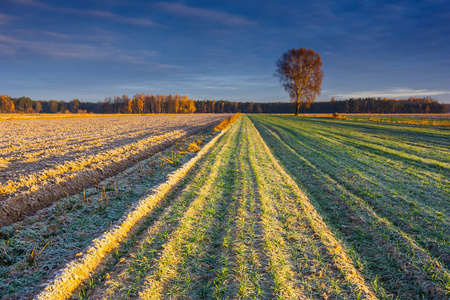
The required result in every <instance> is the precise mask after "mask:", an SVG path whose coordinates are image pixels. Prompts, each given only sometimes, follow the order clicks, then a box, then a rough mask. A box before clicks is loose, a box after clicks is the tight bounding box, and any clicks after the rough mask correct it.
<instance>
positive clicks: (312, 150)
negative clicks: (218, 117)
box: [251, 116, 450, 299]
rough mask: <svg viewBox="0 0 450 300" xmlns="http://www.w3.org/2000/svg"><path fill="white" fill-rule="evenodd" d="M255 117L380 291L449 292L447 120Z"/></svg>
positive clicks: (386, 294) (388, 294)
mask: <svg viewBox="0 0 450 300" xmlns="http://www.w3.org/2000/svg"><path fill="white" fill-rule="evenodd" d="M251 119H252V120H253V121H254V122H255V126H256V127H257V129H258V130H259V131H260V132H261V135H262V137H263V138H264V140H265V141H266V143H267V144H268V146H269V147H270V148H271V150H272V151H273V152H274V154H275V156H276V157H277V158H278V159H279V160H280V161H281V162H282V164H283V166H284V167H285V168H286V170H287V171H288V172H289V173H290V174H291V175H292V176H293V177H294V178H295V180H296V182H297V183H298V184H299V185H300V187H301V188H302V190H303V191H305V192H306V194H307V195H308V197H309V198H310V199H311V201H312V203H313V204H314V206H315V207H317V209H318V210H319V212H320V213H321V215H322V216H323V217H324V218H325V220H326V222H327V224H328V225H329V226H330V227H331V228H332V229H333V232H334V233H335V234H336V235H337V236H338V237H340V238H341V239H342V241H343V242H344V244H345V245H346V247H347V253H348V255H349V256H350V257H352V260H353V261H354V262H355V264H356V265H357V266H358V267H359V270H360V271H361V272H362V273H363V274H364V276H365V277H366V278H367V279H368V280H369V281H370V282H372V286H373V287H374V290H375V291H376V292H377V295H378V296H379V297H380V298H388V299H389V298H396V297H398V298H400V299H410V298H417V297H425V298H430V299H431V298H433V299H439V298H442V299H444V298H445V297H446V296H445V295H448V294H449V292H450V290H449V288H450V277H449V263H450V260H449V258H450V257H449V256H448V253H450V252H449V251H450V249H449V246H450V243H449V241H450V240H449V238H450V235H449V225H450V224H449V222H448V220H449V213H450V212H449V209H448V200H446V199H449V198H450V197H449V196H450V195H449V193H450V190H449V188H448V187H449V178H448V174H449V173H448V171H449V153H448V146H449V139H448V137H449V134H450V131H449V130H448V129H446V128H438V127H425V126H422V127H417V126H414V127H412V126H410V125H398V124H384V123H383V124H377V123H369V122H362V121H357V122H355V121H347V120H332V119H316V118H315V119H312V118H310V119H308V118H294V117H287V116H277V117H276V116H251Z"/></svg>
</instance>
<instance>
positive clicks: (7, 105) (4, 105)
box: [0, 95, 15, 113]
mask: <svg viewBox="0 0 450 300" xmlns="http://www.w3.org/2000/svg"><path fill="white" fill-rule="evenodd" d="M14 108H15V107H14V102H13V101H12V100H11V97H9V96H8V95H1V96H0V112H2V113H13V112H14Z"/></svg>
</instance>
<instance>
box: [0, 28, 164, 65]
mask: <svg viewBox="0 0 450 300" xmlns="http://www.w3.org/2000/svg"><path fill="white" fill-rule="evenodd" d="M21 52H31V53H37V54H39V55H42V56H47V57H51V58H58V59H64V58H69V59H87V60H90V59H91V60H92V59H103V60H113V61H115V62H123V63H129V64H136V65H147V66H154V65H155V64H154V63H152V62H150V61H149V57H152V56H155V55H156V54H157V53H156V52H155V51H145V50H120V49H117V48H114V47H110V46H92V45H90V44H76V43H59V42H48V41H42V40H24V39H18V38H14V37H10V36H7V35H1V34H0V54H1V55H20V53H21Z"/></svg>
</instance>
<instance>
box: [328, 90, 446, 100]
mask: <svg viewBox="0 0 450 300" xmlns="http://www.w3.org/2000/svg"><path fill="white" fill-rule="evenodd" d="M446 94H450V91H444V90H427V89H410V88H397V89H390V90H378V91H376V90H373V91H361V92H349V93H335V94H333V95H334V97H337V98H340V99H348V98H369V97H376V98H377V97H386V98H397V99H398V98H405V97H427V96H430V97H431V96H440V95H446Z"/></svg>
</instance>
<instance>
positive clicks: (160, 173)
mask: <svg viewBox="0 0 450 300" xmlns="http://www.w3.org/2000/svg"><path fill="white" fill-rule="evenodd" d="M190 117H191V119H190V120H192V116H190ZM124 118H125V117H124ZM222 119H223V116H222ZM74 120H81V119H74ZM131 120H135V119H131ZM217 121H218V119H217V120H208V121H206V120H203V122H205V123H202V124H206V123H207V122H210V123H214V122H216V123H217ZM21 122H25V121H21ZM174 126H175V125H174ZM150 127H151V126H150ZM150 127H149V128H150ZM205 127H208V126H206V125H205ZM210 127H211V125H210V126H209V129H208V128H204V129H203V130H202V131H198V132H195V133H193V134H192V135H191V136H189V137H184V138H183V139H180V140H179V142H178V143H176V144H173V143H172V145H170V146H169V147H168V148H167V149H165V150H162V151H159V152H158V153H157V154H155V155H153V156H151V157H147V158H145V159H143V160H141V161H140V162H136V163H135V164H134V165H132V166H131V167H130V168H128V169H126V170H125V171H123V172H122V171H121V172H118V173H117V174H115V176H112V177H110V178H109V179H107V180H105V181H103V182H101V183H99V184H96V185H95V186H93V187H91V188H89V189H87V190H85V191H84V192H82V193H78V194H76V195H74V196H71V197H64V198H62V199H60V200H58V201H57V202H55V203H54V204H53V205H51V206H50V207H48V208H46V209H44V210H41V211H39V212H38V213H37V214H35V215H34V216H32V217H28V218H25V219H24V220H23V221H18V222H15V223H14V224H12V225H9V226H5V227H3V228H1V229H0V259H1V261H0V278H3V279H4V280H3V283H0V295H1V296H2V297H3V298H5V299H8V298H10V299H16V298H21V297H22V298H32V297H37V298H38V299H55V298H57V299H60V298H61V299H62V298H66V297H72V298H78V299H127V298H130V299H135V298H139V299H227V298H228V299H250V298H252V299H377V298H379V299H397V298H398V299H422V298H424V299H447V298H448V297H449V296H450V273H449V269H450V256H449V253H450V233H449V227H450V221H449V220H450V218H449V216H450V205H449V199H450V182H449V180H450V178H449V169H450V152H449V148H450V130H449V129H448V128H446V127H438V126H421V125H408V124H395V123H381V122H371V121H366V120H364V121H357V120H341V119H325V118H298V117H297V118H296V117H293V116H273V115H249V116H240V117H239V118H238V119H237V120H236V121H235V122H234V123H233V124H231V125H230V126H229V127H228V128H227V129H225V130H224V131H222V132H220V133H214V131H212V130H211V129H210ZM164 128H165V127H164V126H162V127H161V129H159V130H162V131H163V130H164ZM152 129H153V127H152ZM155 130H156V129H155ZM167 130H174V128H168V129H167ZM94 131H95V130H94ZM116 131H117V132H118V130H116ZM117 132H116V133H114V134H111V136H110V137H109V139H112V138H114V136H116V134H117ZM164 132H165V131H164ZM169 132H171V131H169ZM135 136H136V137H138V138H137V139H138V140H141V139H142V138H143V137H142V135H139V134H136V135H135ZM3 143H4V142H3V141H2V144H1V145H2V146H3ZM193 143H194V144H195V145H198V146H199V147H200V148H202V149H201V150H200V151H199V152H197V154H195V153H193V152H195V151H197V150H198V149H195V150H194V151H188V149H190V147H191V148H192V144H193ZM125 144H126V145H128V144H127V143H125ZM93 148H94V149H97V147H93ZM128 151H129V150H128ZM99 152H100V153H102V151H99ZM18 153H20V151H19V152H18ZM94 238H95V239H94ZM93 239H94V240H93Z"/></svg>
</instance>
